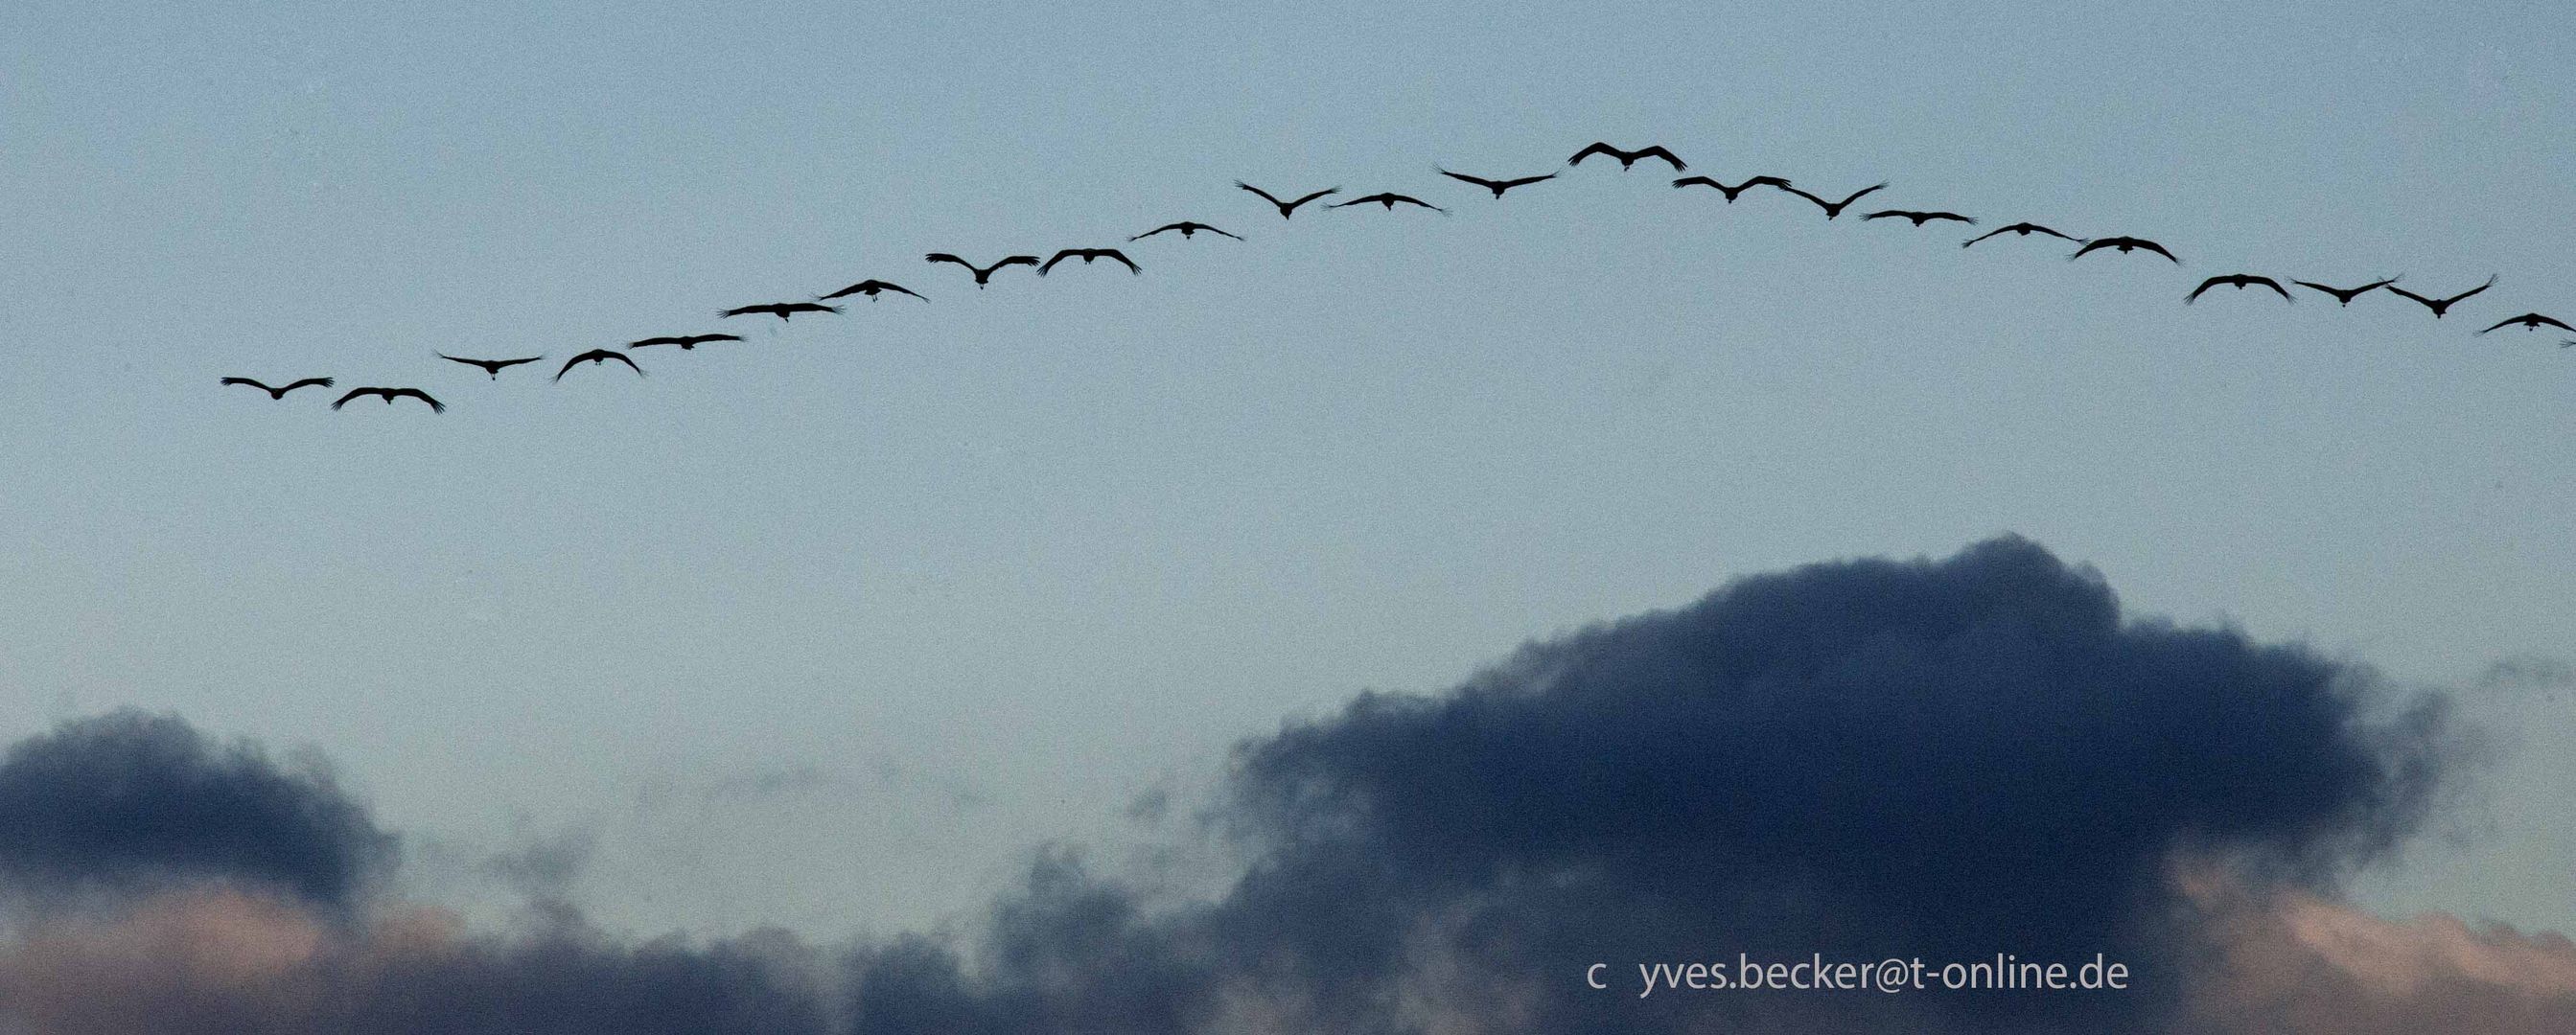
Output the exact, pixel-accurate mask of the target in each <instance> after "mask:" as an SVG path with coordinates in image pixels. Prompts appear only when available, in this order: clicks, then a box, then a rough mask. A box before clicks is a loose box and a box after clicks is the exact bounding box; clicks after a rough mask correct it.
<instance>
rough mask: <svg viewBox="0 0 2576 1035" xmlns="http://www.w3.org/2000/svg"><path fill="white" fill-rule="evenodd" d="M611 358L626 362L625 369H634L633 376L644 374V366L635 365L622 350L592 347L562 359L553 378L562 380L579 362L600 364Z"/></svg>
mask: <svg viewBox="0 0 2576 1035" xmlns="http://www.w3.org/2000/svg"><path fill="white" fill-rule="evenodd" d="M612 359H613V360H616V361H618V362H620V363H624V364H626V369H628V370H632V371H634V372H635V376H637V377H642V376H644V368H643V367H639V366H636V365H635V361H634V360H632V359H628V358H627V356H626V354H625V353H623V352H618V351H615V350H612V349H592V350H590V351H588V352H585V353H582V354H581V355H578V356H574V357H573V358H571V359H567V360H565V361H564V365H563V369H561V370H558V371H555V380H557V381H561V380H563V376H564V375H565V374H569V373H572V368H574V367H577V366H580V365H581V364H584V363H601V364H604V363H607V362H608V361H609V360H612Z"/></svg>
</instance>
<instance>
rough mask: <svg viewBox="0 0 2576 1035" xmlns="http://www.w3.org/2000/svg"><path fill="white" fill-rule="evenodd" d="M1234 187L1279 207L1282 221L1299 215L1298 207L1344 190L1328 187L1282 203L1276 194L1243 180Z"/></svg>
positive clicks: (1236, 182)
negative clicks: (1256, 195)
mask: <svg viewBox="0 0 2576 1035" xmlns="http://www.w3.org/2000/svg"><path fill="white" fill-rule="evenodd" d="M1234 185H1235V186H1237V187H1241V188H1243V189H1245V190H1248V191H1251V192H1253V193H1255V194H1258V195H1261V200H1263V201H1267V202H1269V203H1271V204H1273V205H1277V206H1279V218H1281V219H1288V218H1291V217H1293V216H1295V215H1296V214H1297V207H1298V206H1300V205H1303V204H1305V203H1307V202H1309V201H1313V200H1315V199H1316V198H1320V197H1323V196H1324V195H1327V194H1339V193H1341V192H1342V189H1341V188H1340V187H1326V188H1324V189H1322V190H1319V191H1316V192H1315V193H1312V194H1309V195H1306V196H1305V197H1302V198H1299V199H1297V200H1295V201H1281V200H1279V198H1278V196H1277V195H1274V194H1272V193H1270V192H1269V191H1266V190H1263V189H1261V188H1259V187H1255V186H1253V185H1251V184H1249V183H1245V182H1243V181H1242V180H1236V181H1234Z"/></svg>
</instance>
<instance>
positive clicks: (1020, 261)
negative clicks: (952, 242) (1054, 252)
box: [922, 252, 1038, 288]
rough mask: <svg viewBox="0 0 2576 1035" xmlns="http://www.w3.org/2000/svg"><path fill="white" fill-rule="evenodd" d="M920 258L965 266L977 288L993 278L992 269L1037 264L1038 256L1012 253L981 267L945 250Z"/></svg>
mask: <svg viewBox="0 0 2576 1035" xmlns="http://www.w3.org/2000/svg"><path fill="white" fill-rule="evenodd" d="M922 258H924V259H927V260H929V261H931V262H953V263H956V264H958V265H960V266H964V267H966V269H967V270H968V271H969V272H972V273H973V274H975V286H976V287H979V288H980V287H983V286H984V283H985V282H986V281H989V280H991V279H993V271H995V270H998V269H1001V268H1003V267H1005V266H1035V265H1037V264H1038V257H1037V256H1035V255H1013V256H1009V257H1007V258H1004V259H1003V260H1001V261H1000V262H996V263H994V264H992V265H990V266H985V267H981V268H978V267H977V266H976V265H975V264H974V263H971V262H968V261H966V260H964V259H960V258H958V257H956V256H954V255H950V254H948V253H947V252H932V253H930V254H928V255H924V256H922Z"/></svg>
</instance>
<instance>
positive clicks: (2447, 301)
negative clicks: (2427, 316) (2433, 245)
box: [2388, 276, 2496, 320]
mask: <svg viewBox="0 0 2576 1035" xmlns="http://www.w3.org/2000/svg"><path fill="white" fill-rule="evenodd" d="M2495 282H2496V279H2495V277H2493V276H2489V277H2487V282H2486V283H2484V284H2480V285H2478V286H2476V287H2473V288H2470V289H2468V290H2466V291H2463V292H2460V293H2459V294H2456V295H2452V296H2451V297H2449V298H2426V297H2424V296H2422V295H2419V294H2416V293H2414V292H2412V291H2408V290H2406V289H2405V288H2402V287H2398V286H2397V285H2395V284H2390V285H2388V291H2389V293H2391V294H2397V295H2404V296H2406V297H2408V298H2411V299H2414V300H2416V301H2417V302H2421V303H2423V304H2424V308H2426V309H2430V310H2432V311H2433V318H2434V319H2436V320H2439V319H2441V318H2442V314H2443V313H2447V312H2450V311H2451V307H2452V306H2455V305H2458V304H2460V301H2461V300H2462V299H2465V298H2468V297H2470V296H2472V295H2475V294H2477V293H2478V292H2481V291H2484V290H2486V289H2488V288H2491V287H2494V286H2495Z"/></svg>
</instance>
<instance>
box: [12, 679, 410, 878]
mask: <svg viewBox="0 0 2576 1035" xmlns="http://www.w3.org/2000/svg"><path fill="white" fill-rule="evenodd" d="M395 844H396V842H395V838H394V836H393V835H392V834H389V833H386V832H385V831H383V830H380V829H378V828H377V827H376V825H375V824H374V822H373V821H372V820H370V819H369V818H368V815H367V810H366V808H365V806H363V805H361V804H360V803H358V802H357V801H355V800H354V799H352V798H350V797H349V796H348V795H347V794H345V793H343V792H342V791H341V790H340V788H339V786H338V785H337V784H336V783H334V782H333V780H332V778H331V774H330V773H329V772H328V771H327V770H325V769H323V768H322V767H321V766H320V765H318V764H316V763H311V762H307V763H305V764H303V765H298V766H280V765H278V764H277V763H275V762H273V761H271V760H270V759H269V758H268V756H267V755H266V753H264V752H263V751H261V750H260V749H259V747H257V746H256V745H253V744H249V743H246V742H235V743H230V744H224V743H218V742H216V741H214V740H213V739H211V738H209V737H207V736H205V735H204V734H202V733H200V732H198V731H197V730H196V729H195V728H194V727H191V726H190V725H188V723H187V722H185V721H183V720H181V719H179V718H177V717H175V716H156V715H147V714H144V713H142V712H137V711H120V712H115V713H111V714H108V715H103V716H98V717H94V718H86V719H78V720H73V721H70V722H66V723H64V724H62V725H61V726H60V727H58V728H56V729H55V730H54V731H53V732H51V733H47V734H44V735H41V736H37V737H32V738H29V739H27V740H23V741H20V742H18V743H17V744H15V745H13V746H12V747H10V749H9V751H8V754H7V757H6V758H5V759H0V877H5V878H6V883H7V886H8V889H9V890H10V891H13V892H15V893H16V895H17V896H18V897H20V898H34V899H49V898H54V897H57V896H62V895H81V894H87V893H92V892H97V891H108V892H123V891H134V890H145V889H151V888H157V887H162V886H166V885H168V884H170V883H173V882H182V883H184V882H196V881H229V882H241V883H247V884H252V885H257V886H262V887H267V888H272V889H276V890H279V891H283V892H287V893H291V894H293V895H296V896H298V897H300V898H303V899H305V900H307V901H310V902H315V903H321V904H326V905H331V906H347V905H348V904H350V903H351V902H352V901H353V899H354V898H355V897H356V896H357V895H358V894H359V893H360V892H361V891H362V890H363V889H364V887H365V886H366V885H367V883H368V882H369V881H370V880H371V879H372V878H374V877H376V876H379V875H380V874H382V873H383V872H384V871H385V869H386V867H388V866H389V865H390V864H391V863H392V862H393V860H394V849H395Z"/></svg>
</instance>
